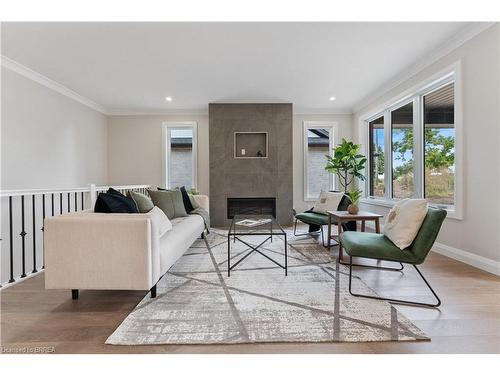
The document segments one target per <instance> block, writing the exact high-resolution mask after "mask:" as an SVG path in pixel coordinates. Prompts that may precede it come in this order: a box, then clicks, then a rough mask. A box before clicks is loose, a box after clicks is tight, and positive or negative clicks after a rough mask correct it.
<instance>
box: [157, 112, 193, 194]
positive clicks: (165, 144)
mask: <svg viewBox="0 0 500 375" xmlns="http://www.w3.org/2000/svg"><path fill="white" fill-rule="evenodd" d="M179 128H191V129H192V131H193V137H192V145H193V146H192V148H193V151H192V152H193V187H194V188H195V189H198V123H197V122H196V121H165V122H163V123H162V182H163V186H165V188H166V189H171V188H172V186H170V172H171V171H170V170H169V168H168V163H169V160H170V150H171V148H170V132H169V129H179Z"/></svg>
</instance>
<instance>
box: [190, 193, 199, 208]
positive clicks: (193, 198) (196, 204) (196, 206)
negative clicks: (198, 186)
mask: <svg viewBox="0 0 500 375" xmlns="http://www.w3.org/2000/svg"><path fill="white" fill-rule="evenodd" d="M188 197H189V201H190V202H191V206H193V210H196V209H197V208H200V205H199V204H198V202H196V198H195V196H194V195H193V194H189V193H188Z"/></svg>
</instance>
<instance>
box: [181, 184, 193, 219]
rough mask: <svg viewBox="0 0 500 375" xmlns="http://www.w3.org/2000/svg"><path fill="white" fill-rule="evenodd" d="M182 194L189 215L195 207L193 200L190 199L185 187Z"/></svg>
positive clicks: (182, 188)
mask: <svg viewBox="0 0 500 375" xmlns="http://www.w3.org/2000/svg"><path fill="white" fill-rule="evenodd" d="M181 194H182V202H183V203H184V208H185V209H186V212H187V213H190V212H191V211H193V210H194V207H193V205H192V204H191V199H189V195H188V192H187V190H186V188H185V187H184V186H182V187H181Z"/></svg>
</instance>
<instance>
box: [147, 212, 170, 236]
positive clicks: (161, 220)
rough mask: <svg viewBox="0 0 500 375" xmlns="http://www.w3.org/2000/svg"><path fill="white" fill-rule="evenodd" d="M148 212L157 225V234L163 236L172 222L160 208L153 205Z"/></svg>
mask: <svg viewBox="0 0 500 375" xmlns="http://www.w3.org/2000/svg"><path fill="white" fill-rule="evenodd" d="M148 214H151V216H152V220H153V221H154V222H155V223H156V226H157V227H158V235H159V236H160V237H161V236H163V235H164V234H165V232H168V231H169V230H171V229H172V223H171V222H170V220H169V218H168V217H167V215H165V212H163V210H162V209H161V208H159V207H157V206H154V207H153V208H152V209H151V211H149V212H148Z"/></svg>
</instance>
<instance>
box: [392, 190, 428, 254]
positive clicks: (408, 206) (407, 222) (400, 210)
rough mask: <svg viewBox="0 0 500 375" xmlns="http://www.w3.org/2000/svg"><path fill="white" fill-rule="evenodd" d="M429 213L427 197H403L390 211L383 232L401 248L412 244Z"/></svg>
mask: <svg viewBox="0 0 500 375" xmlns="http://www.w3.org/2000/svg"><path fill="white" fill-rule="evenodd" d="M425 215H427V201H426V200H425V199H402V200H400V201H398V202H397V203H396V204H395V205H394V207H392V209H391V210H390V211H389V213H388V214H387V217H386V219H385V224H384V230H383V233H384V234H385V235H386V237H387V238H389V239H390V240H391V241H392V242H393V243H394V245H396V246H397V247H399V248H400V249H401V250H403V249H406V248H407V247H408V246H410V245H411V243H412V242H413V240H414V239H415V237H416V236H417V234H418V231H419V229H420V226H421V225H422V222H423V221H424V219H425Z"/></svg>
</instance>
